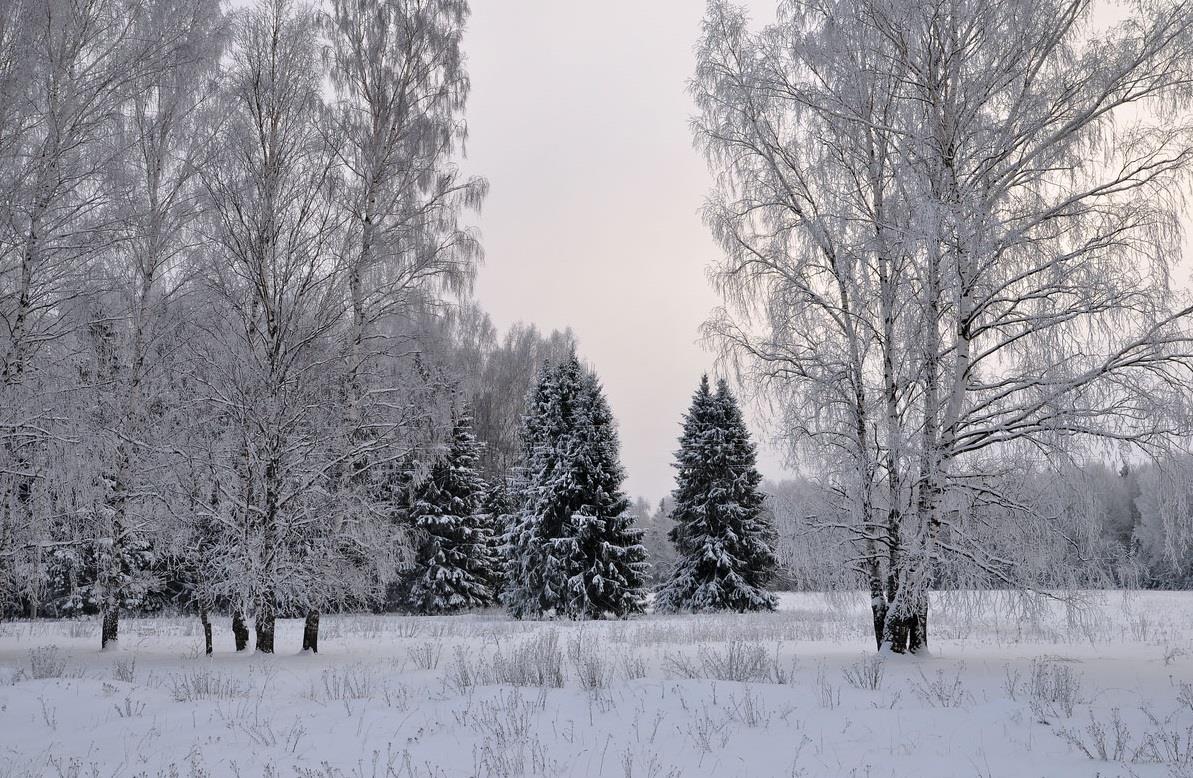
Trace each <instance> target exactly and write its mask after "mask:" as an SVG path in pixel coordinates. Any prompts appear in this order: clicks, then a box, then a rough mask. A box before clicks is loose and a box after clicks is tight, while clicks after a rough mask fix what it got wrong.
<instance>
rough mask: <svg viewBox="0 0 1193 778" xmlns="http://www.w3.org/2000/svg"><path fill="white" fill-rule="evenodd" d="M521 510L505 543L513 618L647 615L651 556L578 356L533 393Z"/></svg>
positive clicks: (608, 424) (602, 409)
mask: <svg viewBox="0 0 1193 778" xmlns="http://www.w3.org/2000/svg"><path fill="white" fill-rule="evenodd" d="M523 434H524V439H525V443H526V447H527V456H526V467H525V470H524V473H523V483H522V488H521V491H522V493H523V507H522V510H521V513H520V514H519V516H518V518H517V520H516V522H515V525H514V526H513V527H512V528H511V530H510V532H509V534H508V536H507V537H508V541H509V542H508V544H507V547H508V552H509V561H508V564H507V589H506V592H505V595H504V597H505V603H506V605H507V606H508V607H509V609H510V611H511V613H513V615H514V616H515V617H518V618H524V617H535V616H543V615H554V616H568V617H572V618H581V617H590V618H593V617H603V616H606V615H613V616H624V615H628V614H630V613H634V612H638V611H640V610H641V609H642V605H643V601H644V597H643V592H642V586H643V583H642V577H643V571H644V569H645V564H644V559H645V551H644V549H643V548H642V546H641V544H640V542H639V541H640V533H638V532H637V531H636V530H634V529H633V528H632V526H631V524H632V517H631V516H630V515H629V514H628V512H627V508H628V501H627V500H626V498H625V495H624V494H623V493H622V492H621V482H622V480H623V479H624V474H623V472H622V469H621V465H620V462H619V453H618V445H617V435H616V431H615V429H614V424H613V417H612V414H611V413H610V411H609V407H608V404H607V403H606V401H605V399H604V397H603V395H602V393H601V390H600V385H599V383H598V382H597V381H596V379H595V377H593V376H592V375H591V374H589V373H588V372H587V371H586V370H584V368H583V367H581V365H580V362H579V360H578V359H577V358H576V355H575V353H574V352H573V353H570V354H569V355H568V356H566V357H565V358H564V359H563V360H562V361H561V362H560V363H559V364H558V365H556V366H555V367H554V368H552V369H547V370H544V371H543V372H542V374H541V375H540V380H539V383H538V385H537V386H536V387H535V389H534V390H533V391H532V392H531V396H530V400H529V408H528V412H527V416H526V421H525V423H524V430H523Z"/></svg>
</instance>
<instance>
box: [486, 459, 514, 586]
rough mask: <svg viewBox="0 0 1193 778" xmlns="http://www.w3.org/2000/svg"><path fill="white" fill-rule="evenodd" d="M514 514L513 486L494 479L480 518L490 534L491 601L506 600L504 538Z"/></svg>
mask: <svg viewBox="0 0 1193 778" xmlns="http://www.w3.org/2000/svg"><path fill="white" fill-rule="evenodd" d="M517 515H518V502H517V500H516V499H515V496H514V492H513V487H512V485H511V484H510V483H509V482H508V481H507V480H506V479H505V478H502V477H497V478H495V479H494V480H493V482H492V483H491V484H489V486H488V488H487V489H486V490H485V496H484V499H483V500H482V502H481V516H482V518H483V521H484V525H485V527H486V528H487V529H488V531H489V553H490V555H491V556H492V558H493V569H492V576H491V578H490V580H489V588H490V589H492V591H493V599H494V601H502V602H504V600H505V597H504V592H505V565H506V559H507V551H508V550H507V547H506V543H507V542H508V541H507V540H506V536H507V534H508V533H509V529H510V527H511V526H513V522H514V521H515V519H516V518H517Z"/></svg>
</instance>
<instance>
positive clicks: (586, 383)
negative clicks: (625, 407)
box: [552, 373, 647, 619]
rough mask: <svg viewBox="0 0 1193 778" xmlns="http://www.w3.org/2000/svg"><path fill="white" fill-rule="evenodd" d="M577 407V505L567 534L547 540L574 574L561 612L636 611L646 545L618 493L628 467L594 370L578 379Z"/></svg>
mask: <svg viewBox="0 0 1193 778" xmlns="http://www.w3.org/2000/svg"><path fill="white" fill-rule="evenodd" d="M575 410H576V413H575V420H574V427H573V430H572V435H573V437H572V442H571V446H572V451H571V454H572V455H571V465H572V472H571V474H570V478H571V479H574V480H575V481H576V482H577V483H579V484H580V487H581V488H580V494H581V500H582V503H581V504H580V505H579V506H578V507H577V508H576V509H575V510H574V511H573V512H572V516H571V520H570V521H569V522H568V524H567V529H568V532H567V533H565V535H564V536H563V537H561V538H559V539H558V540H556V541H555V542H554V543H553V544H552V546H553V554H552V556H554V557H557V558H559V559H561V560H562V561H563V566H564V568H565V569H566V570H568V571H569V572H570V573H571V575H570V576H569V578H568V588H567V599H566V603H565V612H566V613H567V615H569V616H571V617H573V618H589V619H600V618H605V617H607V616H611V617H624V616H628V615H630V614H633V613H641V612H642V611H643V610H644V609H645V606H646V590H645V580H646V574H647V565H646V549H645V547H644V546H643V545H642V531H641V530H639V529H636V528H635V527H634V526H633V523H634V516H633V515H632V514H631V513H630V512H629V507H630V501H629V499H628V498H627V497H626V496H625V493H624V492H622V490H621V484H622V481H624V480H625V472H624V471H623V469H622V467H621V461H620V450H619V449H620V446H619V445H618V441H617V430H616V426H615V423H614V421H613V414H612V412H611V411H610V409H609V403H608V402H607V401H606V400H605V395H604V392H603V390H602V388H601V385H600V382H599V381H598V380H597V378H596V376H594V375H592V374H591V373H585V374H584V375H583V377H582V379H581V398H580V402H579V403H577V405H576V409H575Z"/></svg>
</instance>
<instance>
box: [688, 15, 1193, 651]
mask: <svg viewBox="0 0 1193 778" xmlns="http://www.w3.org/2000/svg"><path fill="white" fill-rule="evenodd" d="M1134 10H1135V13H1134V14H1133V15H1132V16H1131V17H1130V18H1128V19H1126V20H1125V21H1122V22H1120V23H1118V24H1115V25H1111V26H1110V27H1109V28H1108V29H1097V28H1096V24H1095V22H1096V20H1095V19H1094V17H1093V6H1092V4H1091V3H1089V2H1056V3H1045V4H1043V5H1041V4H1038V3H1026V2H1009V3H999V4H995V5H992V6H991V5H988V4H982V3H976V2H975V3H967V2H960V3H957V2H950V3H943V2H934V1H932V0H898V1H892V2H867V3H863V4H850V3H830V4H828V5H819V6H805V5H802V4H797V3H782V4H781V5H780V13H779V17H778V22H777V23H776V24H775V25H773V26H770V27H768V28H766V29H764V30H762V31H759V32H752V31H751V30H750V29H749V27H748V24H747V21H746V18H745V15H744V13H743V12H742V11H741V10H740V9H736V8H734V7H732V6H731V5H729V4H727V3H722V2H712V3H710V5H709V11H708V18H707V20H706V26H705V32H704V36H703V38H702V41H701V48H700V52H699V60H698V62H699V65H698V71H697V78H696V80H695V81H694V82H693V89H694V91H695V93H696V96H697V100H698V103H699V105H700V109H701V115H700V117H699V118H698V119H697V122H696V137H697V142H698V143H699V144H700V145H701V146H702V148H704V150H705V151H706V153H707V154H708V156H709V159H710V162H711V164H712V166H713V168H714V170H715V171H717V172H718V174H719V180H720V181H721V186H720V188H719V189H718V190H717V192H715V193H714V197H713V199H712V203H711V205H710V208H709V211H708V214H709V220H710V222H711V223H712V225H713V227H714V231H715V232H716V234H717V237H718V238H719V239H720V241H721V243H722V245H723V247H724V248H725V250H726V261H725V262H724V263H723V264H722V265H721V267H720V268H719V278H720V279H721V281H722V285H723V289H724V291H725V292H726V294H727V296H728V299H729V302H730V303H731V305H732V306H733V308H734V311H733V312H730V313H726V314H725V315H723V316H721V317H719V318H716V319H714V321H713V322H712V324H711V327H710V329H711V332H712V334H714V335H716V336H720V337H722V338H723V342H725V343H726V344H727V345H729V346H730V347H731V348H732V350H733V351H734V352H735V353H736V354H737V355H738V356H739V357H742V358H743V365H747V366H748V369H750V370H752V371H754V376H755V377H756V378H758V379H760V382H761V383H762V384H764V388H765V389H767V390H771V391H772V392H773V393H774V396H776V397H777V398H778V399H779V402H780V403H781V405H782V408H781V413H782V414H783V419H784V421H785V422H786V423H787V425H788V428H789V429H790V430H791V431H792V432H793V433H794V435H793V438H794V439H795V440H796V441H798V442H810V443H811V444H812V445H813V446H814V447H816V448H819V449H821V450H820V452H819V453H820V454H821V455H822V456H823V457H824V459H825V460H826V461H828V462H830V463H832V464H834V465H835V466H836V467H838V468H840V472H842V473H844V474H843V475H841V476H840V477H839V478H838V479H837V481H838V491H839V496H840V505H841V510H842V514H841V516H842V517H843V518H841V517H834V518H833V519H832V520H831V521H830V522H829V523H832V522H833V521H841V522H843V523H844V525H845V526H847V527H848V528H849V529H850V531H851V532H852V533H853V534H854V537H855V538H856V540H857V541H858V548H859V550H860V554H859V555H858V557H857V560H856V561H857V564H858V567H859V572H861V573H863V575H865V577H866V578H867V579H868V580H869V582H870V590H871V594H872V598H873V605H874V621H875V635H876V640H877V641H878V643H879V645H886V646H889V647H890V648H891V649H892V650H896V651H902V650H911V651H918V650H921V649H923V648H925V647H926V645H927V603H928V596H927V592H928V588H929V584H930V582H931V581H932V580H933V578H934V575H935V572H936V571H937V570H938V567H939V563H940V561H941V560H942V559H943V558H944V557H953V558H957V559H961V560H963V561H964V562H965V563H967V564H970V565H972V566H974V567H975V568H976V569H978V570H980V571H982V572H983V574H985V575H987V576H988V577H989V578H990V579H991V580H994V581H998V582H1001V583H1003V584H1012V585H1021V584H1022V583H1023V581H1022V580H1019V579H1017V578H1016V568H1015V564H1014V560H1008V559H1005V558H998V557H993V556H991V555H989V554H988V553H986V551H988V549H983V547H982V544H981V543H979V542H976V541H975V542H969V539H971V533H969V532H968V529H969V527H968V526H967V515H966V514H967V510H966V508H965V506H966V505H972V504H974V502H975V501H976V502H977V503H978V504H989V503H998V504H1004V505H1013V504H1014V499H1013V495H1011V494H1007V493H1004V492H1002V491H1001V490H999V489H998V488H997V480H996V479H995V478H993V476H994V475H995V474H996V473H998V472H999V471H1000V469H1003V468H1005V467H1007V466H1010V467H1014V459H1015V457H1016V456H1017V455H1019V454H1020V452H1021V451H1022V450H1023V449H1024V447H1033V448H1037V449H1039V448H1042V449H1044V450H1045V451H1056V450H1058V449H1062V448H1063V449H1068V450H1070V451H1072V450H1080V449H1082V448H1086V449H1088V447H1089V446H1090V445H1091V444H1093V443H1095V442H1097V441H1110V442H1114V443H1122V444H1126V445H1130V446H1143V447H1151V446H1156V445H1162V444H1163V442H1164V441H1165V440H1167V439H1170V438H1171V436H1172V435H1173V434H1175V433H1177V432H1179V429H1178V428H1177V427H1176V425H1174V424H1172V423H1170V422H1169V421H1167V420H1169V419H1172V418H1174V417H1173V415H1172V414H1171V413H1170V411H1172V410H1174V409H1173V408H1172V407H1171V404H1170V403H1169V404H1168V406H1166V404H1165V402H1164V401H1165V399H1166V398H1172V397H1178V396H1179V392H1181V391H1182V390H1183V389H1182V383H1183V382H1184V381H1185V380H1187V370H1188V364H1189V362H1188V359H1189V353H1190V340H1189V327H1188V316H1189V313H1190V310H1189V309H1188V308H1187V307H1186V304H1185V303H1184V302H1182V300H1181V295H1180V294H1179V293H1177V292H1176V291H1174V290H1173V288H1172V286H1171V284H1170V277H1169V270H1170V268H1171V266H1172V262H1173V259H1174V257H1176V256H1179V247H1180V237H1179V232H1180V231H1179V229H1178V224H1179V218H1180V213H1181V204H1180V194H1181V192H1182V191H1183V187H1184V186H1185V184H1186V183H1187V170H1188V165H1189V161H1190V158H1191V156H1193V135H1191V134H1190V127H1191V125H1190V118H1189V112H1188V110H1187V106H1188V98H1189V91H1188V85H1189V75H1190V61H1189V51H1190V48H1189V45H1188V44H1189V31H1190V24H1191V22H1190V11H1189V10H1188V9H1187V8H1186V7H1185V6H1183V5H1182V4H1179V3H1162V4H1158V5H1147V6H1146V7H1145V6H1140V7H1139V8H1136V9H1134ZM754 317H756V318H754ZM754 321H758V322H759V323H760V324H761V325H762V326H756V325H755V324H753V322H754ZM825 454H827V455H828V456H824V455H825ZM946 535H947V539H946V537H945V536H946Z"/></svg>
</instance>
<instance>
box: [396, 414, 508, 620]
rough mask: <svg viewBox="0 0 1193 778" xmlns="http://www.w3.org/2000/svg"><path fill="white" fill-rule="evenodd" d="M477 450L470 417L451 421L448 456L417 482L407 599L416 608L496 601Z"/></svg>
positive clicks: (441, 609) (443, 609) (438, 609)
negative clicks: (413, 553) (414, 543)
mask: <svg viewBox="0 0 1193 778" xmlns="http://www.w3.org/2000/svg"><path fill="white" fill-rule="evenodd" d="M479 455H480V446H479V444H478V443H477V441H476V437H475V436H474V435H473V433H472V419H471V418H470V417H469V416H468V414H467V413H463V414H461V415H460V416H459V417H458V418H457V419H456V421H455V424H454V426H453V429H452V442H451V447H450V448H449V449H448V452H447V454H446V456H444V457H443V458H441V459H440V460H438V461H437V462H436V463H435V464H434V465H433V466H432V468H431V472H430V474H429V475H428V476H427V478H426V479H424V480H423V481H422V483H420V484H418V485H417V486H416V487H415V491H414V495H413V500H412V511H411V517H412V519H413V524H414V528H415V531H416V532H417V533H418V536H419V537H418V541H417V543H418V548H417V552H416V557H415V563H414V570H413V571H412V572H411V575H410V585H409V589H408V594H407V598H408V602H407V604H408V606H409V607H410V608H411V609H412V610H414V611H416V612H418V613H425V614H436V613H450V612H452V611H458V610H463V609H466V608H483V607H486V606H488V605H491V604H492V603H493V590H492V588H491V586H490V581H491V580H492V579H493V577H494V576H495V575H496V568H497V561H496V559H495V558H494V556H493V552H492V539H491V537H490V531H489V527H488V525H487V523H486V520H485V517H484V516H483V514H482V513H481V505H480V502H481V499H482V497H483V496H484V491H485V484H484V481H483V480H481V478H480V476H479V475H477V472H476V462H477V459H478V457H479Z"/></svg>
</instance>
